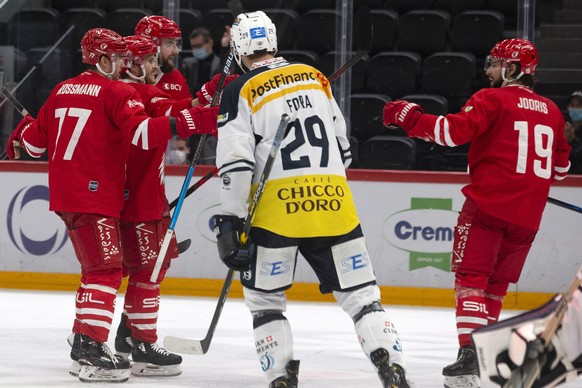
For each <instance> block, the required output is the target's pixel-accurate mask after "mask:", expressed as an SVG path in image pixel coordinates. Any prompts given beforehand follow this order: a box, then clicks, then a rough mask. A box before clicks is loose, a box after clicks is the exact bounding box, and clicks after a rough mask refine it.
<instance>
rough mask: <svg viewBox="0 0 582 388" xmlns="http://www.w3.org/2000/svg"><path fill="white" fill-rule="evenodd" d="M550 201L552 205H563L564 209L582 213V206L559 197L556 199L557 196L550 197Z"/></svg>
mask: <svg viewBox="0 0 582 388" xmlns="http://www.w3.org/2000/svg"><path fill="white" fill-rule="evenodd" d="M548 203H551V204H552V205H556V206H560V207H563V208H564V209H568V210H572V211H575V212H577V213H582V207H579V206H576V205H572V204H570V203H568V202H564V201H560V200H559V199H556V198H552V197H548Z"/></svg>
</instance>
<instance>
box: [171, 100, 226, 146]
mask: <svg viewBox="0 0 582 388" xmlns="http://www.w3.org/2000/svg"><path fill="white" fill-rule="evenodd" d="M217 117H218V107H217V106H212V107H208V108H205V107H203V106H196V107H194V108H190V109H184V110H181V111H180V112H178V114H177V115H176V132H177V133H178V136H180V137H181V138H188V137H190V136H192V135H212V136H217V133H218V127H217V126H218V124H217V122H216V119H217Z"/></svg>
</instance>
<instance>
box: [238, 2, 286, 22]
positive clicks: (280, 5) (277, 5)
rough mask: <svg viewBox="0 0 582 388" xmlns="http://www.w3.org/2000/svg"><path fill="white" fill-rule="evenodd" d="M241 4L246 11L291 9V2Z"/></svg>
mask: <svg viewBox="0 0 582 388" xmlns="http://www.w3.org/2000/svg"><path fill="white" fill-rule="evenodd" d="M242 3H243V6H244V7H245V9H246V10H247V11H265V9H269V8H285V9H292V6H291V5H292V2H291V1H289V0H243V2H242ZM265 13H266V12H265ZM277 27H279V26H277Z"/></svg>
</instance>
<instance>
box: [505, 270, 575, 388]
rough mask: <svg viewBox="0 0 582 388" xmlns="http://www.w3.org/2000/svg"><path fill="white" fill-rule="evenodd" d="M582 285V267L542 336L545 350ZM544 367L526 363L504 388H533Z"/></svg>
mask: <svg viewBox="0 0 582 388" xmlns="http://www.w3.org/2000/svg"><path fill="white" fill-rule="evenodd" d="M581 284H582V267H580V269H578V272H577V273H576V276H575V277H574V280H572V283H571V284H570V288H569V289H568V291H566V292H565V293H562V294H560V295H559V298H560V301H559V302H558V306H557V308H556V312H555V313H554V315H553V316H552V317H551V318H550V320H549V321H548V323H547V325H546V327H545V328H544V331H543V332H542V333H541V334H540V339H541V340H542V343H543V345H544V348H547V347H548V346H549V344H550V343H551V342H552V338H553V337H554V335H555V334H556V332H557V331H558V328H559V327H560V325H561V323H562V319H563V318H564V315H565V314H566V312H567V311H568V303H570V301H571V300H572V298H573V296H574V292H575V291H576V290H577V289H578V287H580V285H581ZM542 367H543V365H540V362H539V361H538V360H537V359H535V360H528V361H526V362H525V363H524V365H523V366H521V367H520V368H517V369H514V370H513V372H512V373H511V377H510V378H509V380H507V382H506V383H505V384H504V385H503V388H516V387H520V388H531V387H532V386H533V384H534V382H535V381H536V380H537V379H538V377H539V376H540V372H541V369H542Z"/></svg>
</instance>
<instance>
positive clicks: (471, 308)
mask: <svg viewBox="0 0 582 388" xmlns="http://www.w3.org/2000/svg"><path fill="white" fill-rule="evenodd" d="M537 62H538V55H537V50H536V48H535V47H534V45H533V44H532V43H531V42H529V41H527V40H525V39H506V40H504V41H501V42H499V43H497V44H496V45H495V46H494V47H493V49H492V50H491V52H490V54H489V57H488V59H487V62H486V65H485V71H486V75H487V76H488V77H489V79H490V81H491V86H492V88H490V89H482V90H480V91H478V92H477V93H475V94H474V95H473V96H472V97H471V98H470V99H469V101H467V103H466V104H465V106H464V107H463V108H462V110H461V112H459V113H456V114H449V115H446V116H434V115H429V114H424V113H423V110H422V108H421V107H419V106H418V105H416V104H413V103H409V102H407V101H394V102H389V103H387V104H386V105H385V107H384V125H386V126H388V127H390V126H392V125H396V126H400V127H403V128H404V130H405V131H406V132H407V133H408V136H411V137H419V138H421V139H424V140H427V141H431V142H435V143H438V144H441V145H445V146H450V147H453V146H455V145H460V144H464V143H467V142H471V146H470V149H469V155H468V160H469V173H470V177H471V183H470V184H468V185H467V186H465V187H464V188H463V194H465V196H466V200H465V203H464V205H463V208H462V210H461V213H460V215H459V218H458V221H457V226H456V229H455V239H454V246H453V255H452V260H451V269H452V271H453V272H455V298H456V316H457V335H458V339H459V345H460V349H459V353H458V360H457V361H456V362H455V363H453V364H451V365H449V366H447V367H445V368H444V369H443V375H444V376H445V386H446V387H478V386H479V379H478V371H477V361H476V358H475V351H474V347H473V344H472V343H471V338H470V335H471V332H472V331H473V330H475V329H476V328H479V327H481V326H484V325H487V324H491V323H494V322H496V321H497V319H498V318H499V314H500V312H501V306H502V302H503V298H504V296H505V294H506V292H507V288H508V286H509V284H510V283H515V282H517V280H518V279H519V275H520V273H521V270H522V267H523V264H524V262H525V259H526V257H527V254H528V252H529V249H530V247H531V244H532V242H533V240H534V237H535V235H536V233H537V230H538V228H539V225H540V220H541V217H542V212H543V210H544V207H545V204H546V200H547V198H548V192H549V189H550V184H551V183H552V182H553V181H554V180H560V179H563V178H564V177H565V176H566V173H567V171H568V168H569V165H570V163H569V161H568V155H569V152H570V146H569V145H568V143H567V142H566V139H565V137H564V117H563V115H562V113H561V112H560V109H559V108H558V107H557V106H556V105H555V104H554V103H553V102H552V101H551V100H549V99H548V98H545V97H542V96H540V95H538V94H536V93H535V92H534V91H533V90H532V87H533V85H534V77H533V75H534V71H535V68H536V65H537Z"/></svg>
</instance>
